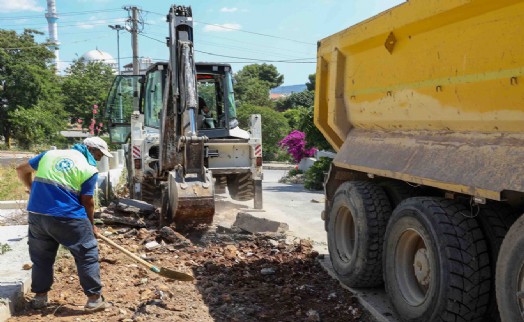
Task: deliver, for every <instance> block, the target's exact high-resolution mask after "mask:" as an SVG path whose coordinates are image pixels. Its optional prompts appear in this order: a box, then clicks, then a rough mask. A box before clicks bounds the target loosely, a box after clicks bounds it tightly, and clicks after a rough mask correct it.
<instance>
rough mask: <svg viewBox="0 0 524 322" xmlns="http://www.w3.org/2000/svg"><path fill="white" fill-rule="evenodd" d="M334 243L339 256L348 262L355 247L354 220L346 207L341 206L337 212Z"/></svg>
mask: <svg viewBox="0 0 524 322" xmlns="http://www.w3.org/2000/svg"><path fill="white" fill-rule="evenodd" d="M335 227H336V228H335V229H336V233H335V243H336V249H337V252H338V255H339V258H340V259H341V260H342V261H344V262H350V261H351V258H352V257H353V250H354V249H355V240H356V232H355V221H354V219H353V215H352V214H351V211H349V209H348V208H341V209H339V212H338V214H337V220H336V224H335Z"/></svg>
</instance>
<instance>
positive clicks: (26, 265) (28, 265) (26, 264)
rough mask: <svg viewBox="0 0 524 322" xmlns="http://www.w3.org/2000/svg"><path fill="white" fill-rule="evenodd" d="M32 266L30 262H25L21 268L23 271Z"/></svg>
mask: <svg viewBox="0 0 524 322" xmlns="http://www.w3.org/2000/svg"><path fill="white" fill-rule="evenodd" d="M32 267H33V264H32V263H25V264H24V266H22V269H23V270H25V271H28V270H30V269H31V268H32Z"/></svg>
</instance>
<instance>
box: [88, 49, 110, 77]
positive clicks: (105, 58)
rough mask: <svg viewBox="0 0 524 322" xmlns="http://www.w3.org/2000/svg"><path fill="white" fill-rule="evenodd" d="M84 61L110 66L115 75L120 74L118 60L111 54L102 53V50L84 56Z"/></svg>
mask: <svg viewBox="0 0 524 322" xmlns="http://www.w3.org/2000/svg"><path fill="white" fill-rule="evenodd" d="M81 58H82V59H84V60H85V61H86V62H102V63H104V64H107V65H109V66H110V67H111V68H112V69H113V71H114V72H115V74H116V73H117V72H118V63H117V61H116V59H114V58H113V56H111V55H110V54H109V53H107V52H105V51H102V50H100V49H98V48H97V49H93V50H90V51H88V52H87V53H85V54H83V55H82V57H81Z"/></svg>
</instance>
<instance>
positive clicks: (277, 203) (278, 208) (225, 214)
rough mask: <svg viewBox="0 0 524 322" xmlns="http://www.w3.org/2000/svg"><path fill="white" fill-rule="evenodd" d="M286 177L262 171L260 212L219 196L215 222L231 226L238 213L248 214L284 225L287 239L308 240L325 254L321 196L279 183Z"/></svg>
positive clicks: (279, 171)
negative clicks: (292, 237)
mask: <svg viewBox="0 0 524 322" xmlns="http://www.w3.org/2000/svg"><path fill="white" fill-rule="evenodd" d="M286 173H287V170H264V180H263V182H262V190H263V191H262V196H263V197H262V198H263V209H262V211H260V210H259V211H256V210H254V209H253V202H252V201H249V202H239V201H234V200H232V199H231V198H229V196H228V194H227V193H225V194H220V195H218V196H217V197H218V198H217V203H216V208H217V214H216V215H215V222H216V223H219V224H224V225H230V224H232V223H233V222H234V219H235V216H236V213H237V212H238V211H239V210H243V211H247V212H250V213H252V214H253V215H254V216H257V217H262V218H267V219H270V220H275V221H279V222H285V223H287V224H288V225H289V235H291V236H295V237H298V238H309V239H311V240H312V241H313V242H314V246H315V249H317V250H318V251H319V252H320V253H327V237H326V232H325V231H324V221H323V220H322V219H321V218H320V214H321V212H322V210H323V209H324V192H323V191H309V190H306V189H304V186H303V185H301V184H286V183H279V182H278V180H279V179H280V178H282V177H283V176H285V174H286Z"/></svg>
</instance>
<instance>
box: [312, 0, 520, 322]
mask: <svg viewBox="0 0 524 322" xmlns="http://www.w3.org/2000/svg"><path fill="white" fill-rule="evenodd" d="M315 124H316V126H317V127H318V128H319V129H320V131H321V132H322V133H323V134H324V136H325V137H326V138H327V140H328V141H329V142H330V143H331V145H332V146H333V148H334V149H335V150H336V151H337V156H336V157H335V159H334V160H333V163H332V166H331V169H330V172H329V174H328V176H327V179H326V182H325V194H326V207H325V211H324V212H323V213H322V216H323V219H324V220H325V229H326V231H327V234H328V245H329V252H330V257H331V261H332V264H333V267H334V270H335V272H336V274H337V275H338V278H339V279H340V281H341V282H343V283H345V284H347V285H349V286H352V287H376V286H380V285H384V286H385V289H386V292H387V294H388V297H389V299H390V301H391V302H392V305H393V307H394V308H395V310H396V311H397V312H398V313H399V316H400V317H402V319H405V320H407V321H483V320H486V321H496V320H499V319H500V318H502V320H503V321H521V320H522V319H523V315H522V314H523V312H524V217H523V216H520V214H522V213H523V212H524V1H517V0H497V1H494V0H409V1H408V2H405V3H403V4H401V5H399V6H396V7H394V8H391V9H390V10H387V11H385V12H383V13H381V14H379V15H377V16H375V17H372V18H370V19H368V20H365V21H363V22H361V23H358V24H356V25H354V26H351V27H349V28H347V29H345V30H342V31H340V32H338V33H336V34H334V35H332V36H329V37H327V38H325V39H322V40H321V41H319V43H318V60H317V71H316V97H315ZM519 217H520V218H519ZM497 303H498V305H497Z"/></svg>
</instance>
